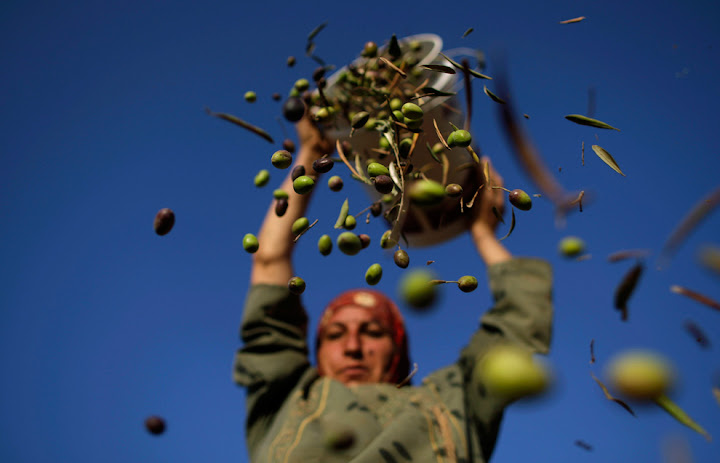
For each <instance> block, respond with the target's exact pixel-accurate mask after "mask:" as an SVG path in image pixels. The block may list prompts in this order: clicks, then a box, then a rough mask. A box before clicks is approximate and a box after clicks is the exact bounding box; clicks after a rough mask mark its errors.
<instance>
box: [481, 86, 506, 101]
mask: <svg viewBox="0 0 720 463" xmlns="http://www.w3.org/2000/svg"><path fill="white" fill-rule="evenodd" d="M483 91H484V92H485V95H487V96H489V97H490V99H491V100H493V101H494V102H495V103H500V104H505V100H503V99H502V98H500V97H499V96H497V95H495V94H494V93H493V92H491V91H490V90H489V89H488V88H487V85H483Z"/></svg>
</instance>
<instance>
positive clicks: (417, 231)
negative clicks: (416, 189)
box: [324, 34, 479, 247]
mask: <svg viewBox="0 0 720 463" xmlns="http://www.w3.org/2000/svg"><path fill="white" fill-rule="evenodd" d="M398 42H399V44H400V48H401V50H403V52H405V50H406V49H407V47H409V44H410V43H414V44H415V46H416V49H415V51H414V54H415V56H416V57H418V63H417V66H420V65H422V64H442V65H446V66H447V65H449V63H448V62H447V61H446V60H445V59H444V58H443V57H442V56H440V55H439V53H440V52H441V51H442V44H443V42H442V39H441V38H440V37H439V36H437V35H435V34H418V35H413V36H409V37H405V38H403V39H401V40H399V41H398ZM417 44H419V48H417V47H418V45H417ZM382 53H383V50H380V55H382ZM364 60H366V58H358V59H356V60H355V61H353V64H354V65H355V66H359V65H360V64H361V63H362V62H364ZM417 66H416V67H417ZM347 71H348V66H345V67H343V68H342V69H339V70H338V71H336V72H335V73H334V74H332V75H331V76H330V77H328V79H327V86H326V87H325V89H324V92H325V95H326V96H327V97H328V98H329V99H333V98H335V97H337V96H338V93H339V90H338V88H337V86H338V85H337V82H338V79H339V78H340V76H342V75H343V73H346V72H347ZM459 76H460V77H462V73H460V72H457V73H456V74H447V73H441V72H435V71H430V70H423V72H422V74H421V75H420V76H419V77H416V82H422V81H425V79H428V83H427V84H426V85H425V86H429V87H432V88H434V89H436V90H440V91H442V92H456V91H457V90H458V88H459V87H460V86H461V82H460V79H459ZM418 103H420V106H421V107H422V109H423V112H424V117H423V125H422V126H421V129H422V132H421V133H420V136H419V137H418V139H417V142H416V146H415V149H414V151H413V154H412V156H411V158H410V162H411V163H412V164H413V166H414V167H417V168H418V169H422V171H423V173H424V175H425V176H426V177H427V178H429V179H432V180H435V181H437V182H441V183H442V182H443V168H442V165H441V164H439V163H438V162H437V161H436V160H434V159H433V157H432V155H431V154H430V153H429V151H428V149H427V148H426V144H429V145H430V146H433V145H434V144H436V143H438V142H439V141H440V140H439V139H438V137H437V133H436V130H435V126H434V125H433V119H434V120H436V121H437V124H438V128H439V129H440V131H441V133H442V134H443V136H444V137H445V138H447V135H448V134H449V133H450V132H451V131H452V130H453V129H452V126H451V125H450V123H452V124H454V125H456V126H458V127H462V125H463V123H464V116H463V114H462V111H461V110H460V105H459V101H458V98H457V96H456V95H453V96H442V97H441V96H435V97H432V98H425V99H422V100H420V101H419V102H418ZM326 133H327V135H328V136H329V137H330V138H331V139H333V140H339V141H341V142H342V141H347V142H349V143H350V145H351V146H352V151H353V153H355V154H357V155H358V156H359V158H360V161H361V165H363V166H364V165H366V163H367V161H368V160H370V159H373V160H375V161H376V162H380V163H383V164H385V165H388V164H389V163H390V161H392V160H394V156H388V157H387V158H385V159H378V154H377V152H376V151H373V150H374V149H377V148H378V142H379V139H380V138H381V137H382V134H381V133H380V132H378V131H375V130H366V129H357V130H355V131H353V132H352V136H351V127H350V123H349V121H348V120H347V118H341V117H338V118H335V121H334V123H333V125H332V126H329V127H326ZM443 153H444V154H445V156H446V157H447V160H448V163H449V168H448V173H447V179H446V184H450V183H457V184H459V185H461V186H462V187H463V195H462V200H463V201H465V202H468V201H470V200H471V199H472V197H473V195H474V194H475V192H476V191H477V188H478V186H479V181H478V176H477V170H476V168H475V163H474V160H473V158H472V156H471V155H470V154H469V153H468V151H467V150H466V149H465V148H459V147H455V148H452V149H451V150H449V151H448V150H447V149H445V150H444V151H443ZM349 161H350V163H351V164H352V163H353V160H352V159H349ZM366 190H367V192H368V194H369V195H370V197H371V198H372V200H373V201H377V200H379V199H380V198H382V197H383V195H382V194H380V193H379V192H377V191H376V190H375V188H374V187H373V186H371V185H366ZM396 191H397V190H396ZM397 201H399V195H397V196H396V202H397ZM460 201H461V199H459V198H454V199H453V198H445V199H444V200H443V201H442V202H441V203H439V204H436V205H434V206H431V207H427V206H423V207H419V206H416V205H414V204H412V205H410V208H409V210H408V213H407V216H406V217H405V221H404V224H403V226H402V235H403V236H404V238H405V239H406V240H407V245H408V246H411V247H423V246H431V245H434V244H438V243H441V242H443V241H446V240H449V239H451V238H453V237H455V236H457V235H459V234H460V233H462V232H464V231H465V230H467V228H468V219H467V215H468V211H467V209H465V213H464V214H463V212H462V210H461V205H460ZM389 207H390V208H392V203H391V204H390V205H389ZM393 218H394V217H390V219H389V220H388V223H389V224H390V225H392V221H391V220H392V219H393Z"/></svg>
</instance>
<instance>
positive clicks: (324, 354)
mask: <svg viewBox="0 0 720 463" xmlns="http://www.w3.org/2000/svg"><path fill="white" fill-rule="evenodd" d="M393 352H394V346H393V342H392V338H391V336H390V331H389V330H388V328H387V327H385V326H384V325H383V324H382V323H380V322H379V321H377V320H376V319H375V318H373V317H372V314H371V312H370V311H369V310H367V309H364V308H361V307H357V306H347V307H343V308H341V309H339V310H338V311H336V312H335V313H334V314H333V315H332V317H331V318H330V320H329V321H328V323H327V325H326V326H325V329H324V330H323V332H322V334H321V338H320V347H319V349H318V363H319V366H320V368H321V369H322V370H323V372H324V374H325V376H328V377H330V378H333V379H336V380H338V381H340V382H342V383H344V384H348V385H351V384H359V383H380V382H383V381H385V374H386V372H387V369H388V368H389V366H390V361H391V360H392V356H393Z"/></svg>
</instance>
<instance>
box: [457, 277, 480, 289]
mask: <svg viewBox="0 0 720 463" xmlns="http://www.w3.org/2000/svg"><path fill="white" fill-rule="evenodd" d="M477 287H478V281H477V278H475V277H474V276H472V275H465V276H464V277H460V279H459V280H458V288H460V291H462V292H464V293H470V292H473V291H475V289H476V288H477Z"/></svg>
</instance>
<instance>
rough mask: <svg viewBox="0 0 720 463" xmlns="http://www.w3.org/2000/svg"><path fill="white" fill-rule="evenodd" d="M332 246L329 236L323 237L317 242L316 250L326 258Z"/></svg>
mask: <svg viewBox="0 0 720 463" xmlns="http://www.w3.org/2000/svg"><path fill="white" fill-rule="evenodd" d="M332 246H333V243H332V239H331V238H330V236H329V235H323V236H321V237H320V239H319V240H318V250H319V251H320V254H322V255H323V256H327V255H329V254H330V252H332Z"/></svg>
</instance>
